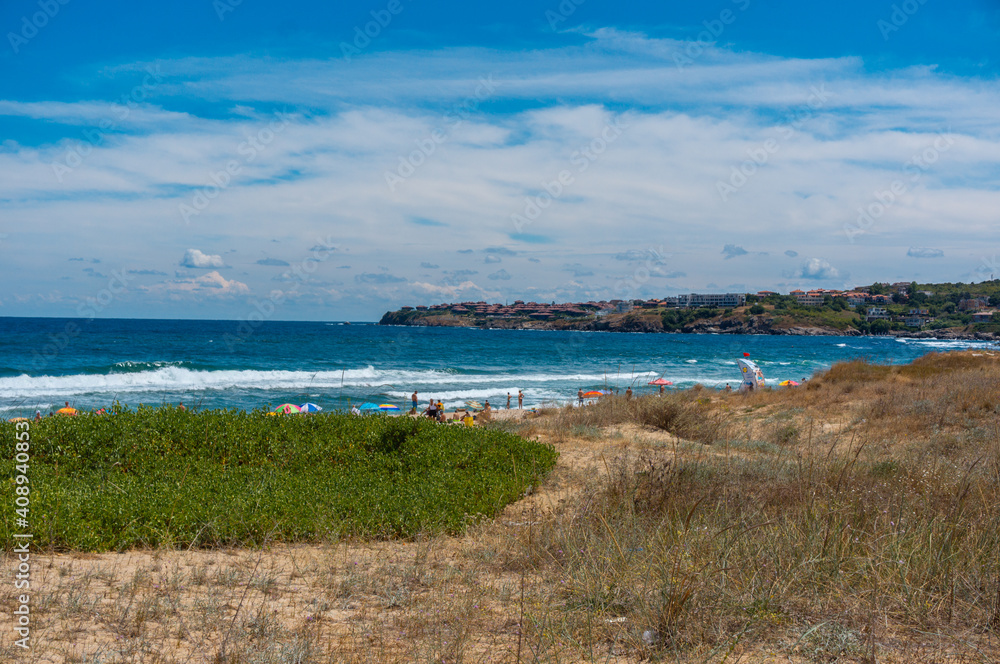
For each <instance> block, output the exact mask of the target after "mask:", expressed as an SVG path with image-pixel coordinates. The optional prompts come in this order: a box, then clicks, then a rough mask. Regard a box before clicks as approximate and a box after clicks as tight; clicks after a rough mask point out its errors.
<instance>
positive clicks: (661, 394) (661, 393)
mask: <svg viewBox="0 0 1000 664" xmlns="http://www.w3.org/2000/svg"><path fill="white" fill-rule="evenodd" d="M660 396H661V397H662V396H663V386H662V385H660Z"/></svg>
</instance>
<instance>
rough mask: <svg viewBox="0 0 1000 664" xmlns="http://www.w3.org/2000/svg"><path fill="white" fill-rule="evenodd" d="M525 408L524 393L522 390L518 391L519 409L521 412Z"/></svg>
mask: <svg viewBox="0 0 1000 664" xmlns="http://www.w3.org/2000/svg"><path fill="white" fill-rule="evenodd" d="M522 408H524V392H522V391H521V390H518V391H517V409H518V410H521V409H522Z"/></svg>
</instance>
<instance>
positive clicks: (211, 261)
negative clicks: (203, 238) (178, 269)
mask: <svg viewBox="0 0 1000 664" xmlns="http://www.w3.org/2000/svg"><path fill="white" fill-rule="evenodd" d="M180 265H181V266H182V267H195V268H202V269H209V268H213V267H225V262H224V261H223V260H222V256H219V255H213V254H205V253H202V252H201V251H199V250H197V249H188V250H187V251H186V252H184V258H182V259H181V262H180Z"/></svg>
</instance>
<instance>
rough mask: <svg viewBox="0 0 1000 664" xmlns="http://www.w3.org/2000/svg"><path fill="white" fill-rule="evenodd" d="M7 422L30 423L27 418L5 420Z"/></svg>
mask: <svg viewBox="0 0 1000 664" xmlns="http://www.w3.org/2000/svg"><path fill="white" fill-rule="evenodd" d="M7 421H8V422H30V421H31V420H29V419H28V418H27V417H12V418H10V419H8V420H7Z"/></svg>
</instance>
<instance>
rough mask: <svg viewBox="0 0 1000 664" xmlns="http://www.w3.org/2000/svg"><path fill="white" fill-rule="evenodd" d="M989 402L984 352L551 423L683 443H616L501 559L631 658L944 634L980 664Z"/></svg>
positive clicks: (997, 498)
mask: <svg viewBox="0 0 1000 664" xmlns="http://www.w3.org/2000/svg"><path fill="white" fill-rule="evenodd" d="M998 404H1000V363H998V361H997V358H995V357H992V356H982V355H981V356H979V357H976V356H974V355H973V354H971V353H965V354H932V355H930V356H927V357H925V358H922V359H920V360H918V361H916V362H914V363H913V364H910V365H906V366H898V367H890V366H877V365H871V364H868V363H866V362H863V361H857V362H849V363H844V364H839V365H836V366H835V367H833V368H832V369H831V370H830V371H828V372H826V373H824V374H822V375H819V376H817V377H815V378H814V379H813V380H812V381H810V382H809V383H808V384H807V387H804V388H799V389H796V390H774V391H767V390H764V391H760V392H758V393H756V394H753V395H747V396H742V395H736V394H730V395H720V394H711V395H710V394H708V392H707V391H704V390H701V391H698V390H695V391H686V392H683V393H675V394H672V395H668V396H666V397H655V396H649V397H642V398H639V399H633V400H631V401H626V400H624V399H621V398H613V399H607V400H602V401H601V402H600V403H598V404H596V405H594V406H592V407H588V408H582V409H564V410H559V411H553V412H550V413H549V416H548V418H547V419H539V420H537V421H535V422H533V423H531V426H532V427H533V428H534V429H535V430H536V431H548V432H550V433H552V434H553V435H558V434H559V432H563V431H565V430H566V429H567V427H570V428H571V427H575V426H576V427H578V426H591V427H592V426H600V427H606V428H607V427H620V426H621V425H638V426H640V427H641V428H643V429H645V430H654V429H663V430H666V431H669V432H670V433H671V434H673V435H675V436H677V438H676V439H675V441H676V442H675V443H674V444H673V445H665V446H660V447H656V446H653V447H650V446H639V447H630V448H627V449H625V450H624V451H623V452H622V453H621V454H620V455H618V456H616V457H615V458H613V459H612V460H610V461H609V464H608V471H607V473H606V476H605V477H604V478H603V479H602V480H601V481H599V482H594V483H593V484H592V485H591V486H590V488H589V489H588V491H587V495H586V496H585V497H583V498H581V499H579V500H577V501H574V504H573V506H572V507H570V508H568V509H566V510H563V511H561V512H560V513H559V514H558V516H557V517H556V518H553V519H550V520H547V521H544V522H543V523H541V524H539V525H538V526H537V527H536V528H535V529H534V531H533V532H532V533H531V536H530V538H527V537H525V538H522V541H521V543H520V546H519V547H518V548H516V549H512V550H511V552H510V558H509V561H510V562H511V563H512V564H513V563H514V561H523V560H528V561H530V565H531V566H532V569H533V570H535V571H537V572H538V573H540V574H543V575H551V578H552V579H556V578H558V579H561V580H563V581H564V584H565V585H564V586H563V590H562V591H561V592H560V593H559V601H560V602H561V603H563V604H564V606H565V607H566V610H565V612H564V613H563V615H562V619H563V623H564V625H567V626H569V627H568V628H569V629H577V630H582V629H585V626H586V625H588V624H589V622H588V621H589V620H590V616H592V615H593V614H597V615H599V616H602V617H605V618H606V619H609V620H612V621H613V620H616V619H618V620H620V621H621V624H622V625H629V626H631V627H630V629H628V630H627V639H626V640H627V641H628V643H629V644H630V646H631V649H632V650H633V652H636V653H637V654H640V655H642V656H657V653H659V656H665V655H667V654H669V655H670V656H671V657H673V656H680V655H682V654H684V653H688V654H689V655H690V654H692V653H695V652H701V653H703V654H704V653H706V652H715V653H716V655H719V654H721V653H725V652H726V651H727V649H730V648H734V647H736V645H737V643H738V642H739V643H740V644H741V645H740V648H741V649H742V648H744V647H754V646H760V645H761V644H769V647H771V648H774V649H776V650H778V651H782V650H784V651H785V652H786V653H788V654H792V653H794V654H796V655H798V656H804V657H805V658H806V659H807V661H869V662H874V661H879V657H880V656H881V655H882V654H884V653H886V652H891V651H892V648H888V647H887V640H891V638H897V637H898V635H899V634H910V635H912V634H915V633H917V634H919V633H925V632H926V633H932V632H933V633H937V634H947V635H949V637H950V638H953V639H955V641H953V642H952V643H951V650H950V652H951V655H950V656H949V657H950V661H993V660H991V657H992V656H994V655H995V654H996V652H995V651H994V652H993V654H991V655H984V654H983V653H982V652H978V653H977V650H976V647H974V646H973V645H972V644H973V643H974V642H977V641H980V640H981V637H982V635H985V640H986V641H987V642H989V643H992V644H993V645H994V646H995V645H996V643H995V639H994V636H993V635H995V634H996V633H997V631H998V630H1000V418H998V416H997V413H998V412H1000V407H998ZM692 440H693V441H699V442H702V443H708V444H707V445H696V446H691V445H690V444H689V442H688V441H692ZM890 626H891V627H890ZM962 639H965V640H966V641H965V642H964V643H965V646H962V645H961V643H963V641H962ZM938 654H940V652H939V653H938ZM958 655H961V657H958ZM966 658H967V659H966ZM904 659H905V658H904Z"/></svg>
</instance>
